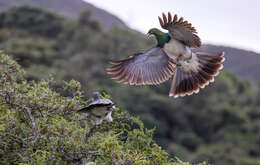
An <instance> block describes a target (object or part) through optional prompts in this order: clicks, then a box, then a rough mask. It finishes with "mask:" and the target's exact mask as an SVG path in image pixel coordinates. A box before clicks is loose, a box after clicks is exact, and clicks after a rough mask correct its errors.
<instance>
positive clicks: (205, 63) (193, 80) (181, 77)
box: [169, 52, 225, 98]
mask: <svg viewBox="0 0 260 165" xmlns="http://www.w3.org/2000/svg"><path fill="white" fill-rule="evenodd" d="M195 56H196V58H195V59H196V62H197V65H196V70H194V69H193V70H190V71H188V70H187V69H186V70H185V68H184V69H183V68H182V67H177V70H176V73H175V76H174V78H173V81H172V85H171V89H170V93H169V96H170V97H175V98H177V97H179V96H185V95H192V94H193V93H198V92H199V90H200V88H204V87H205V86H206V85H208V84H209V83H210V82H214V77H215V76H217V75H218V73H219V71H220V70H221V69H222V68H223V65H222V63H223V62H224V61H225V58H224V52H221V53H208V52H197V53H196V54H195ZM192 62H194V61H192ZM190 65H193V64H192V63H191V64H190Z"/></svg>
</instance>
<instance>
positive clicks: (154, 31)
mask: <svg viewBox="0 0 260 165" xmlns="http://www.w3.org/2000/svg"><path fill="white" fill-rule="evenodd" d="M161 33H162V32H161V31H160V30H159V29H157V28H152V29H150V30H149V31H148V33H147V34H146V36H147V37H149V36H151V35H155V36H158V35H160V34H161Z"/></svg>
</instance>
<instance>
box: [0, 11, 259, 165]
mask: <svg viewBox="0 0 260 165" xmlns="http://www.w3.org/2000/svg"><path fill="white" fill-rule="evenodd" d="M89 14H90V13H89V12H84V13H82V15H81V17H80V18H79V19H78V20H70V19H68V18H64V17H60V16H58V15H56V14H53V13H50V12H47V11H45V10H42V9H34V8H30V7H16V8H12V9H9V10H7V11H5V12H2V13H0V18H1V19H0V32H1V35H0V48H1V49H3V50H4V51H5V52H7V53H9V54H11V55H12V56H13V58H14V59H15V60H16V61H18V63H19V64H21V65H22V66H23V67H24V68H25V70H26V72H27V75H25V78H26V79H27V80H35V81H40V82H42V81H41V80H42V79H47V78H48V77H49V75H50V74H53V77H55V80H57V81H58V83H56V84H54V85H53V87H55V90H56V91H59V92H60V93H62V95H63V96H69V97H72V96H73V95H71V94H69V93H68V92H64V91H63V90H61V89H62V87H63V86H64V85H63V84H62V81H63V80H71V79H75V80H77V81H79V82H80V83H81V84H82V91H84V98H85V97H86V98H87V97H89V96H90V94H91V93H92V91H106V92H107V93H109V94H110V95H112V96H113V99H114V100H115V102H117V103H120V106H121V107H122V109H127V110H128V111H129V112H130V114H134V115H136V116H140V119H141V120H142V121H143V122H144V125H145V127H147V128H149V129H152V128H154V127H156V130H155V135H154V137H155V140H156V142H157V143H158V144H160V145H161V146H162V147H163V148H164V149H165V150H167V152H168V153H170V155H171V156H173V155H176V156H178V157H180V158H181V159H183V160H190V161H192V162H198V161H200V160H208V161H209V162H211V163H214V164H222V165H225V164H228V165H232V164H243V165H244V164H245V165H254V164H259V161H260V151H259V148H260V142H259V139H260V129H259V128H260V127H259V126H260V125H259V124H260V123H259V119H260V117H259V116H260V112H259V109H260V108H259V107H260V101H259V97H260V88H259V86H257V85H252V84H251V83H250V82H247V81H241V80H239V79H237V78H236V77H235V76H234V75H232V74H230V73H227V72H221V74H220V75H219V76H218V77H217V78H216V81H215V83H214V84H210V85H209V86H208V87H206V88H205V89H203V90H201V91H200V93H199V94H197V95H194V96H189V97H185V98H180V99H170V98H168V90H169V86H170V82H166V83H164V84H161V85H160V86H151V87H149V86H146V87H130V86H126V85H119V84H116V83H115V82H114V81H111V80H110V79H109V76H107V75H106V71H105V68H106V67H107V66H108V64H107V63H108V61H109V60H111V59H123V58H125V57H126V56H128V55H130V54H131V53H132V52H136V50H145V49H146V48H148V47H150V46H151V45H153V44H154V43H153V40H149V41H147V40H146V39H145V38H144V36H143V35H142V34H140V33H138V32H136V31H132V30H129V29H119V28H113V29H110V30H104V29H103V28H102V27H101V26H100V25H99V24H98V23H97V22H96V21H95V20H92V19H90V17H89ZM13 17H15V18H16V20H15V21H14V19H12V18H13ZM30 21H32V22H33V23H31V22H30ZM28 24H30V26H29V25H28ZM38 24H40V25H41V26H38ZM50 27H53V28H50ZM56 29H59V30H57V31H56ZM52 30H53V31H54V32H55V33H51V32H52ZM50 31H51V32H50ZM226 56H227V60H231V59H229V58H228V54H227V55H226ZM75 105H76V103H75ZM77 105H78V104H77Z"/></svg>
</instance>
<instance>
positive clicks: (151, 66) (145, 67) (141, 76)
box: [107, 47, 176, 85]
mask: <svg viewBox="0 0 260 165" xmlns="http://www.w3.org/2000/svg"><path fill="white" fill-rule="evenodd" d="M110 63H111V64H113V66H111V67H109V68H108V69H107V71H108V72H107V73H108V74H112V75H113V76H112V79H117V80H118V82H120V83H125V84H130V85H154V84H160V83H162V82H164V81H166V80H168V79H169V78H170V77H171V76H172V75H174V73H175V69H176V66H175V64H174V62H173V60H172V59H170V58H169V57H168V56H167V55H166V53H165V52H164V51H163V50H162V49H161V48H159V47H154V48H151V49H149V50H147V51H145V52H143V53H137V54H135V55H133V56H130V57H129V58H127V59H125V60H121V61H113V62H110Z"/></svg>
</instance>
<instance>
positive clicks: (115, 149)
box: [0, 54, 188, 165]
mask: <svg viewBox="0 0 260 165" xmlns="http://www.w3.org/2000/svg"><path fill="white" fill-rule="evenodd" d="M0 67H1V69H0V72H1V77H0V102H1V109H0V139H1V142H0V164H19V165H24V164H37V165H43V164H68V163H69V164H78V163H80V162H83V161H85V160H87V161H88V162H93V163H94V164H95V163H96V164H109V165H110V164H125V165H127V164H129V165H130V164H131V165H132V164H136V165H139V164H140V165H141V164H147V165H148V164H149V165H157V164H162V165H167V164H172V165H182V164H186V163H184V162H181V161H180V160H176V161H174V160H170V159H169V158H168V154H167V153H166V152H165V151H164V150H163V149H162V148H161V147H160V146H158V145H157V144H156V143H155V142H154V141H153V139H152V136H153V131H154V130H148V129H146V128H144V125H143V123H142V122H141V121H140V120H139V119H137V118H135V117H130V116H129V115H128V114H127V113H126V112H125V111H122V110H120V109H116V110H115V111H114V112H113V117H114V121H113V122H112V123H104V124H103V125H101V126H97V128H96V129H95V130H94V131H93V132H92V133H91V136H90V137H88V138H86V131H87V130H88V129H90V124H89V122H87V121H86V120H82V117H83V116H80V115H79V114H77V113H76V110H77V109H79V106H80V105H84V104H86V102H85V101H83V100H82V99H81V97H82V93H81V92H80V88H81V85H80V84H79V83H78V82H76V81H74V80H71V81H70V82H65V83H64V90H66V91H67V92H68V93H70V94H71V97H63V96H61V95H60V94H59V93H56V92H55V91H53V90H52V89H51V84H52V83H53V79H49V80H47V81H44V80H42V81H41V82H39V83H35V82H28V81H26V80H25V79H24V78H23V74H24V72H23V71H22V70H21V69H20V67H19V65H17V63H16V62H14V61H13V60H12V59H11V58H9V57H8V56H7V55H3V54H1V55H0ZM105 97H109V96H105ZM187 165H188V163H187Z"/></svg>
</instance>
